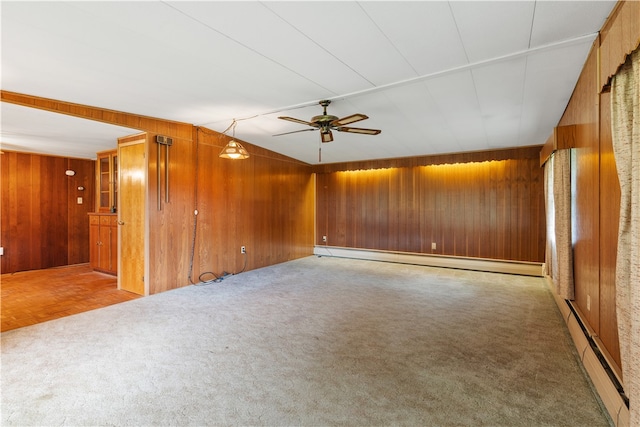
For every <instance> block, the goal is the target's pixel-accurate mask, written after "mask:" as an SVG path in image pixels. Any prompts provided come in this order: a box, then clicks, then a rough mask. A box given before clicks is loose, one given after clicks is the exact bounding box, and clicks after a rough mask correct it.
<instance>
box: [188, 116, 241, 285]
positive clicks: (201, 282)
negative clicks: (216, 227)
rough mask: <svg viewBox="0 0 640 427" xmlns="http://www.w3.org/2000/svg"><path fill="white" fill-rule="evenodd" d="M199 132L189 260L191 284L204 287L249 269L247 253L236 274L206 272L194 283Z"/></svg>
mask: <svg viewBox="0 0 640 427" xmlns="http://www.w3.org/2000/svg"><path fill="white" fill-rule="evenodd" d="M235 123H236V121H235V119H234V121H233V123H231V125H230V126H229V127H228V128H227V129H226V130H225V132H226V131H228V130H229V129H231V127H232V126H235ZM199 132H200V127H197V128H196V167H195V185H194V190H193V199H194V205H195V209H194V210H193V233H192V238H191V256H190V260H189V283H191V284H192V285H196V286H204V285H211V284H213V283H219V282H222V280H223V279H225V278H226V277H228V276H233V275H236V274H240V273H242V272H244V270H245V269H246V268H247V252H246V251H245V252H244V265H243V266H242V270H240V271H238V272H236V273H228V272H226V271H223V272H222V274H221V275H220V276H218V275H217V274H216V273H214V272H212V271H205V272H204V273H201V274H200V276H198V282H197V283H196V282H194V281H193V278H192V274H193V261H194V258H195V254H196V234H197V230H198V171H199V165H200V162H199V159H200V156H199V150H198V147H199V141H200V137H199ZM207 275H210V276H213V279H209V280H204V279H203V276H207Z"/></svg>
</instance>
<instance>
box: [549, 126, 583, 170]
mask: <svg viewBox="0 0 640 427" xmlns="http://www.w3.org/2000/svg"><path fill="white" fill-rule="evenodd" d="M575 146H576V126H575V125H566V126H556V127H555V128H553V133H552V134H551V136H549V139H547V141H546V142H545V143H544V145H543V146H542V149H541V150H540V166H543V165H544V164H545V163H546V162H547V160H549V157H551V155H552V154H553V153H554V152H555V151H556V150H567V149H570V148H575Z"/></svg>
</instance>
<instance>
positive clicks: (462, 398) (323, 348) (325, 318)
mask: <svg viewBox="0 0 640 427" xmlns="http://www.w3.org/2000/svg"><path fill="white" fill-rule="evenodd" d="M1 409H2V417H1V423H2V425H3V426H10V425H70V426H80V425H82V426H85V425H116V426H129V425H141V426H151V425H154V426H155V425H175V426H188V425H215V426H224V425H260V426H262V425H268V426H281V425H282V426H284V425H287V426H293V425H303V426H318V425H367V426H368V425H407V426H482V425H484V426H581V427H584V426H607V425H609V420H608V418H607V417H606V416H605V415H604V414H603V412H602V410H601V407H600V406H599V404H598V402H597V400H596V398H595V396H594V394H593V392H592V390H591V388H590V386H589V384H588V382H587V380H586V379H585V376H584V374H583V372H582V370H581V368H580V366H579V364H578V362H577V359H576V356H575V353H574V351H573V347H572V344H571V340H570V338H569V335H568V333H567V331H566V327H565V326H564V322H563V321H562V319H561V318H560V314H559V312H558V310H557V307H556V306H555V303H554V301H553V298H552V296H551V294H550V293H549V291H548V289H547V287H546V285H545V283H544V281H543V279H540V278H534V277H523V276H512V275H505V274H496V273H478V272H468V271H462V270H452V269H438V268H429V267H420V266H411V265H400V264H390V263H381V262H373V261H359V260H348V259H339V258H328V257H322V258H317V257H308V258H304V259H300V260H296V261H291V262H288V263H284V264H279V265H276V266H272V267H268V268H264V269H259V270H253V271H249V272H246V273H242V274H239V275H236V276H232V277H229V278H227V279H225V280H224V281H223V282H221V283H216V284H212V285H208V286H189V287H186V288H181V289H178V290H175V291H170V292H165V293H162V294H159V295H155V296H152V297H147V298H142V299H138V300H134V301H130V302H126V303H123V304H119V305H116V306H111V307H106V308H103V309H100V310H95V311H91V312H87V313H82V314H78V315H75V316H71V317H67V318H64V319H59V320H55V321H51V322H47V323H43V324H40V325H35V326H30V327H26V328H22V329H18V330H14V331H9V332H5V333H3V334H2V407H1Z"/></svg>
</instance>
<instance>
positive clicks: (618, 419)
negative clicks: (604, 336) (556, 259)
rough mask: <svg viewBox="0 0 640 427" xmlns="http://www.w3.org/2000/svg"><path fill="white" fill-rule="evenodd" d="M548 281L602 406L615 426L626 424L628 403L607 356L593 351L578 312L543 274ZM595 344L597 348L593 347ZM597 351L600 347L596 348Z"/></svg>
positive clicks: (624, 426)
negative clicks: (556, 291)
mask: <svg viewBox="0 0 640 427" xmlns="http://www.w3.org/2000/svg"><path fill="white" fill-rule="evenodd" d="M546 278H547V284H548V285H549V289H550V291H551V293H552V294H553V296H554V298H555V300H556V304H557V306H558V308H559V309H560V313H561V314H562V317H563V319H564V321H565V323H566V324H567V328H568V329H569V334H570V335H571V338H572V339H573V344H574V345H575V347H576V350H577V352H578V355H579V356H580V361H581V362H582V366H583V367H584V370H585V371H586V372H587V375H589V378H590V379H591V383H592V384H593V386H594V387H595V389H596V391H597V393H598V396H599V397H600V400H601V401H602V404H603V405H604V406H605V408H606V410H607V412H608V413H609V416H610V417H611V420H612V421H613V423H614V425H615V426H616V427H628V426H629V425H630V424H629V406H628V401H627V400H626V398H625V396H624V395H623V394H622V393H621V386H620V384H619V383H618V381H617V379H613V378H612V377H615V375H613V374H612V373H610V372H612V371H611V368H610V367H609V366H608V363H607V362H606V360H603V358H602V357H598V354H597V353H596V351H598V350H597V345H596V344H595V343H594V341H593V338H591V337H590V336H589V333H588V331H587V328H586V327H585V326H584V324H583V322H582V320H581V319H580V316H579V315H578V314H577V312H576V311H575V310H574V309H573V307H572V306H571V302H570V301H567V300H565V299H563V298H561V297H560V296H558V295H557V294H556V293H555V292H554V289H553V285H552V283H551V279H550V278H549V277H548V276H546ZM594 347H595V348H596V349H595V350H594ZM598 353H599V351H598Z"/></svg>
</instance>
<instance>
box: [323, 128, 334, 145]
mask: <svg viewBox="0 0 640 427" xmlns="http://www.w3.org/2000/svg"><path fill="white" fill-rule="evenodd" d="M320 140H321V141H322V142H331V141H333V134H332V133H331V131H330V130H329V131H327V132H320Z"/></svg>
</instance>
